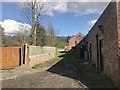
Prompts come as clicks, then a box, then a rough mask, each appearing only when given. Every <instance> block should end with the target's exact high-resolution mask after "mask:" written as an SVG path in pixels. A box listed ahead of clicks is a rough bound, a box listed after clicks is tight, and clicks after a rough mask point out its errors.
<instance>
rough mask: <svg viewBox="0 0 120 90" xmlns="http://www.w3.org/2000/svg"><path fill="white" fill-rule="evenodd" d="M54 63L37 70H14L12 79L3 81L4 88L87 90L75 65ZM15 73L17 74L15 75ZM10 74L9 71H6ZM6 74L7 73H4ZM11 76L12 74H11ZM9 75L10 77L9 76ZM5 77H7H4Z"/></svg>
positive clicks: (21, 68) (24, 67)
mask: <svg viewBox="0 0 120 90" xmlns="http://www.w3.org/2000/svg"><path fill="white" fill-rule="evenodd" d="M64 60H66V59H62V60H57V61H54V62H52V63H50V64H47V65H45V66H43V67H39V68H37V69H30V68H27V67H26V66H22V67H20V68H17V69H16V70H13V72H14V74H13V73H12V74H13V76H11V78H10V77H9V78H5V79H4V80H2V85H3V86H2V87H3V88H85V87H86V86H85V85H84V84H83V83H82V82H81V81H80V74H79V73H78V71H77V70H76V68H75V66H74V64H72V63H63V61H64ZM15 72H17V73H16V74H15ZM6 73H7V74H8V71H6ZM4 74H5V73H4ZM9 74H10V73H9ZM9 74H8V75H9ZM4 76H5V75H4Z"/></svg>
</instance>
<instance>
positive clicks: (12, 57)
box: [0, 47, 20, 69]
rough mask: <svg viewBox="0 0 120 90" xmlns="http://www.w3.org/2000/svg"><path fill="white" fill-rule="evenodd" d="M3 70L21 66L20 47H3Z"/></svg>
mask: <svg viewBox="0 0 120 90" xmlns="http://www.w3.org/2000/svg"><path fill="white" fill-rule="evenodd" d="M1 50H2V61H1V62H0V65H1V66H2V69H7V68H15V67H17V66H19V65H20V47H1Z"/></svg>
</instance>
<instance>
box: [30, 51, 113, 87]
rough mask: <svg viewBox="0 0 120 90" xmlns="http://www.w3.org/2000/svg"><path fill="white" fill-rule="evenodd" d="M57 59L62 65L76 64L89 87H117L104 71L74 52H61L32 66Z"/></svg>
mask: <svg viewBox="0 0 120 90" xmlns="http://www.w3.org/2000/svg"><path fill="white" fill-rule="evenodd" d="M55 61H60V63H59V64H58V65H60V66H63V65H66V64H67V63H69V64H70V63H72V64H74V67H75V68H76V69H77V70H78V72H79V74H80V76H81V78H82V80H83V82H84V83H85V85H86V86H87V87H89V88H115V86H114V84H113V82H112V81H111V80H110V79H109V78H107V76H106V75H105V74H104V73H103V72H101V71H99V70H98V69H97V68H95V67H94V66H93V65H91V64H86V62H85V61H84V60H82V59H80V58H78V57H76V56H75V53H74V52H68V53H66V52H61V53H59V54H58V55H57V56H56V57H55V58H53V59H51V60H48V61H46V62H44V63H41V64H38V65H35V66H34V67H32V68H33V69H36V68H38V67H43V66H45V65H49V64H50V63H53V62H55Z"/></svg>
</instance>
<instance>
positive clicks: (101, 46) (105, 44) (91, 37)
mask: <svg viewBox="0 0 120 90" xmlns="http://www.w3.org/2000/svg"><path fill="white" fill-rule="evenodd" d="M118 6H119V5H118ZM117 11H118V10H117V3H116V2H111V3H110V4H109V5H108V7H107V8H106V9H105V11H104V12H103V14H102V15H101V16H100V18H99V19H98V21H97V22H96V23H95V25H94V26H93V27H92V29H91V30H90V31H89V33H88V35H87V37H86V43H87V44H88V45H86V49H87V50H88V56H89V61H90V62H91V63H94V64H95V66H96V67H97V68H98V69H100V70H103V71H104V73H105V74H106V75H107V76H108V77H109V78H110V79H111V80H112V81H113V82H114V83H115V84H116V85H117V86H119V82H120V81H119V80H120V77H119V76H120V71H119V70H120V60H119V56H118V50H119V48H118V36H119V40H120V31H118V30H119V29H118V30H117V25H118V24H117ZM118 14H119V13H118ZM118 26H120V25H118ZM118 32H119V33H118Z"/></svg>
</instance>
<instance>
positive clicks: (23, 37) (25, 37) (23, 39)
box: [14, 25, 31, 46]
mask: <svg viewBox="0 0 120 90" xmlns="http://www.w3.org/2000/svg"><path fill="white" fill-rule="evenodd" d="M30 34H31V32H30V30H28V28H27V26H24V25H19V31H17V33H16V36H15V37H14V42H15V43H17V44H18V45H19V46H21V45H25V43H29V44H30V42H31V40H30Z"/></svg>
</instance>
